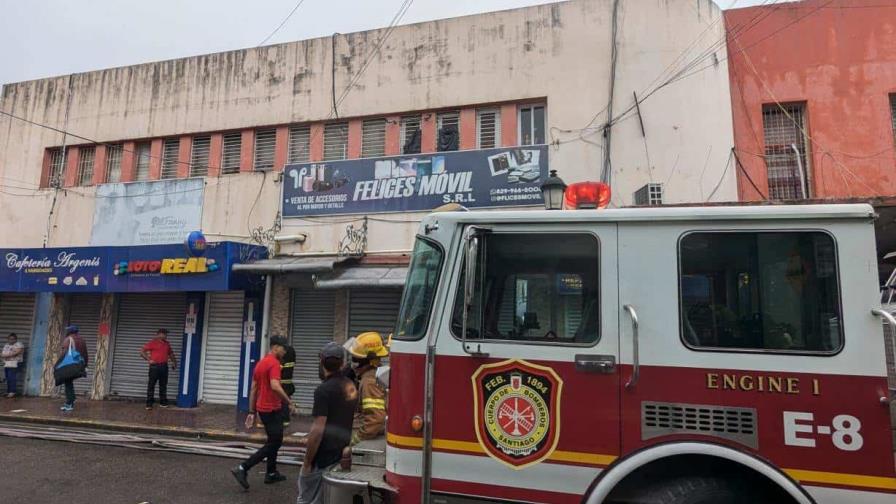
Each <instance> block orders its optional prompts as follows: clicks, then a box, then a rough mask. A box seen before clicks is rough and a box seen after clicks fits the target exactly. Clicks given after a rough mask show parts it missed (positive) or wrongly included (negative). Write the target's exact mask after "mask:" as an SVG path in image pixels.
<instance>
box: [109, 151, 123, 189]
mask: <svg viewBox="0 0 896 504" xmlns="http://www.w3.org/2000/svg"><path fill="white" fill-rule="evenodd" d="M121 150H122V146H121V144H115V145H109V146H107V147H106V182H109V183H115V182H119V181H121Z"/></svg>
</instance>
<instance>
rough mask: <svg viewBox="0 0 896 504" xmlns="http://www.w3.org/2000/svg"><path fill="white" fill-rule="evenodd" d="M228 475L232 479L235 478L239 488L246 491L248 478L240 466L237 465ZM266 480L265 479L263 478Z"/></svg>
mask: <svg viewBox="0 0 896 504" xmlns="http://www.w3.org/2000/svg"><path fill="white" fill-rule="evenodd" d="M230 474H233V477H234V478H236V482H237V483H239V484H240V486H241V487H243V488H245V489H246V490H248V489H249V478H248V475H247V474H246V470H245V469H243V466H242V465H238V466H236V467H234V468H233V469H231V470H230ZM265 480H267V478H265Z"/></svg>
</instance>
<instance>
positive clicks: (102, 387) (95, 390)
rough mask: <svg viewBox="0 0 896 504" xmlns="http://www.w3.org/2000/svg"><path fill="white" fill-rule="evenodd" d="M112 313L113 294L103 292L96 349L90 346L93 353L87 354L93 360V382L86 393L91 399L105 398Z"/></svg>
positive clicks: (109, 377) (108, 377) (113, 306)
mask: <svg viewBox="0 0 896 504" xmlns="http://www.w3.org/2000/svg"><path fill="white" fill-rule="evenodd" d="M114 314H115V294H112V293H105V294H103V299H102V301H100V325H99V327H98V328H97V338H96V350H94V349H92V348H91V349H90V350H91V351H94V354H93V355H89V356H88V357H89V358H90V360H91V361H92V362H93V383H92V384H91V386H90V392H89V393H88V397H90V398H91V399H105V397H106V390H107V389H108V385H109V381H110V379H111V373H112V370H111V369H109V353H110V351H111V346H110V340H111V337H112V323H113V317H114Z"/></svg>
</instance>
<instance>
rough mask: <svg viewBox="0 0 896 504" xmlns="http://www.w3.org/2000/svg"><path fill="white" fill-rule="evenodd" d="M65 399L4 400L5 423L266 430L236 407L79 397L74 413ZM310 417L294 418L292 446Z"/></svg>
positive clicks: (258, 433) (198, 433) (1, 416)
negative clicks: (248, 424) (148, 406)
mask: <svg viewBox="0 0 896 504" xmlns="http://www.w3.org/2000/svg"><path fill="white" fill-rule="evenodd" d="M62 402H63V401H62V399H56V398H47V397H17V398H14V399H7V398H5V397H4V398H0V421H10V422H20V423H37V424H45V425H59V426H70V427H77V428H91V429H103V430H114V431H122V432H137V433H145V434H157V435H163V436H180V437H192V438H207V439H219V440H225V441H231V440H240V441H252V442H259V441H260V442H264V438H265V436H264V429H261V428H256V429H253V430H252V431H251V432H247V431H246V429H245V427H244V426H243V422H244V421H245V418H246V414H245V413H241V412H238V411H237V409H236V406H228V405H217V404H207V405H202V406H199V407H196V408H189V409H181V408H176V407H173V406H172V407H170V408H167V409H163V408H160V407H158V406H156V407H155V408H153V409H152V410H150V411H147V410H145V409H144V407H143V403H142V402H136V401H117V400H116V401H111V400H107V401H90V400H87V399H78V401H77V402H76V403H75V410H74V411H72V412H69V413H64V412H62V411H60V410H59V406H60V405H61V404H62ZM310 426H311V419H310V417H294V418H293V419H292V421H291V422H290V425H289V427H288V428H287V429H286V436H285V439H284V443H286V444H291V443H292V442H294V440H296V439H297V436H292V435H291V434H293V433H295V432H308V429H309V427H310Z"/></svg>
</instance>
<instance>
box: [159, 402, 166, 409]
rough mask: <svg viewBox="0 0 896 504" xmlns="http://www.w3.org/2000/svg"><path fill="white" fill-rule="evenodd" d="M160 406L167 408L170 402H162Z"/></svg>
mask: <svg viewBox="0 0 896 504" xmlns="http://www.w3.org/2000/svg"><path fill="white" fill-rule="evenodd" d="M159 407H160V408H167V407H168V403H162V404H159Z"/></svg>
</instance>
